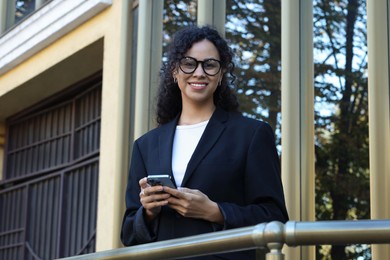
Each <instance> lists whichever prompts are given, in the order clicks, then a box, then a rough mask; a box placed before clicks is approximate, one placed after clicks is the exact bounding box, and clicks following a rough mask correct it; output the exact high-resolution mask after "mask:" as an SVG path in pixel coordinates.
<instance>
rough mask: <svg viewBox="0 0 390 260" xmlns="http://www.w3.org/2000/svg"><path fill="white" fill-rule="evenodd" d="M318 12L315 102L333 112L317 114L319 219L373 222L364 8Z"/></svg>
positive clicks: (354, 2) (343, 6)
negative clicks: (363, 219)
mask: <svg viewBox="0 0 390 260" xmlns="http://www.w3.org/2000/svg"><path fill="white" fill-rule="evenodd" d="M314 6H315V9H314V10H315V11H314V25H315V26H314V28H315V30H314V34H315V37H314V39H315V44H314V46H315V49H316V51H317V52H318V54H319V55H317V57H318V59H317V61H316V63H315V74H316V75H315V78H316V81H315V87H316V96H317V99H318V100H319V103H318V104H322V105H325V106H327V107H331V108H333V109H334V110H333V111H330V113H329V114H328V115H326V116H325V115H324V114H323V112H322V111H321V108H319V109H317V110H316V133H317V134H316V136H317V140H316V158H317V164H316V217H317V219H331V220H345V219H359V218H369V176H368V123H367V119H368V115H367V107H368V104H367V75H366V69H367V59H366V56H367V50H366V42H365V39H366V35H365V33H366V31H365V19H364V18H365V9H364V8H365V3H364V2H363V1H359V0H348V1H347V0H345V1H342V0H339V1H325V0H318V1H315V5H314ZM320 57H322V58H320ZM318 107H320V106H318ZM365 247H366V246H352V247H347V248H345V247H344V246H333V247H332V250H331V256H332V259H346V258H349V257H353V258H355V257H357V256H368V257H369V255H370V253H369V250H361V251H362V252H359V250H360V249H361V248H365ZM351 250H352V251H351Z"/></svg>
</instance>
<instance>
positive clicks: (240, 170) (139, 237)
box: [121, 108, 288, 259]
mask: <svg viewBox="0 0 390 260" xmlns="http://www.w3.org/2000/svg"><path fill="white" fill-rule="evenodd" d="M177 120H178V118H177V119H176V120H173V121H172V122H170V123H167V124H164V125H162V126H160V127H157V128H155V129H153V130H151V131H149V132H148V133H146V134H145V135H143V136H142V137H140V138H139V139H138V140H136V141H135V142H134V145H133V153H132V160H131V166H130V171H129V177H128V186H127V190H126V212H125V215H124V219H123V224H122V233H121V240H122V243H123V244H124V245H126V246H130V245H136V244H143V243H148V242H152V241H161V240H167V239H173V238H178V237H184V236H191V235H197V234H201V233H207V232H213V231H217V230H223V229H232V228H239V227H244V226H251V225H256V224H259V223H262V222H269V221H273V220H278V221H281V222H286V221H287V220H288V214H287V210H286V207H285V201H284V195H283V187H282V183H281V176H280V163H279V157H278V154H277V151H276V147H275V139H274V134H273V131H272V128H271V127H270V126H269V125H268V124H267V123H264V122H261V121H258V120H254V119H249V118H246V117H244V116H242V115H241V114H239V113H228V112H225V111H224V110H222V109H219V108H217V109H216V110H215V112H214V113H213V115H212V117H211V118H210V121H209V123H208V124H207V126H206V129H205V131H204V133H203V135H202V137H201V139H200V141H199V144H198V146H197V147H196V149H195V151H194V153H193V155H192V157H191V159H190V161H189V163H188V166H187V170H186V172H185V176H184V179H183V182H182V187H187V188H190V189H198V190H200V191H202V192H203V193H205V194H206V195H207V196H208V197H209V198H210V199H211V200H212V201H215V202H217V203H218V205H219V207H220V209H221V212H222V214H223V216H224V219H225V224H224V226H221V225H217V224H215V223H210V222H207V221H204V220H199V219H193V218H185V217H182V216H180V215H179V214H177V213H176V212H175V211H174V210H172V209H170V208H169V207H168V206H164V207H163V208H162V211H161V213H160V216H159V217H158V218H157V219H156V220H155V221H154V222H153V223H152V224H151V225H150V226H147V225H146V223H145V221H144V218H143V207H142V206H141V203H140V200H139V193H140V187H139V185H138V181H139V180H140V179H141V178H143V177H145V176H147V175H148V174H171V175H172V165H171V162H172V144H173V137H174V134H175V129H176V125H177ZM172 177H173V176H172ZM215 257H216V258H219V257H222V259H224V258H226V259H254V258H255V256H254V250H251V251H249V252H248V251H246V252H236V253H229V254H222V255H220V256H219V257H218V256H215ZM209 258H210V259H215V258H213V257H209Z"/></svg>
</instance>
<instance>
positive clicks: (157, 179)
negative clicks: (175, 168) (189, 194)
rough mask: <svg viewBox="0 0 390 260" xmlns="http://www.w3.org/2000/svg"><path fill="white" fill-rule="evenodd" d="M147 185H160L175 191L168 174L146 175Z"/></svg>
mask: <svg viewBox="0 0 390 260" xmlns="http://www.w3.org/2000/svg"><path fill="white" fill-rule="evenodd" d="M148 183H149V185H151V186H156V185H162V186H167V187H169V188H172V189H176V185H175V183H174V182H173V180H172V177H171V176H170V175H168V174H164V175H148Z"/></svg>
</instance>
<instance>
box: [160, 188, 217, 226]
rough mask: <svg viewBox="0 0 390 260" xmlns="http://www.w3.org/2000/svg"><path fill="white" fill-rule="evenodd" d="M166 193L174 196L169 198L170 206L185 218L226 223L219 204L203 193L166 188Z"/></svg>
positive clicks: (185, 189) (186, 189)
mask: <svg viewBox="0 0 390 260" xmlns="http://www.w3.org/2000/svg"><path fill="white" fill-rule="evenodd" d="M164 192H166V193H169V194H171V195H172V196H171V197H170V198H168V206H169V207H170V208H172V209H174V210H175V211H176V212H177V213H179V214H180V215H182V216H183V217H188V218H199V219H204V220H207V221H210V222H213V223H218V224H223V223H224V219H223V216H222V213H221V211H220V209H219V207H218V204H217V203H215V202H214V201H212V200H210V199H209V197H208V196H207V195H206V194H204V193H202V192H201V191H199V190H193V189H188V188H179V189H171V188H169V187H166V186H164Z"/></svg>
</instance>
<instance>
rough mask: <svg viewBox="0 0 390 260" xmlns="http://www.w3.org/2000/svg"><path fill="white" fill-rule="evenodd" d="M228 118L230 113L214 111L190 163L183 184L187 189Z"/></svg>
mask: <svg viewBox="0 0 390 260" xmlns="http://www.w3.org/2000/svg"><path fill="white" fill-rule="evenodd" d="M227 118H228V113H227V112H225V111H224V110H222V109H219V108H217V109H216V110H215V111H214V114H213V115H212V117H211V118H210V121H209V123H208V124H207V127H206V129H205V131H204V133H203V135H202V137H201V138H200V140H199V143H198V145H197V146H196V148H195V151H194V153H193V155H192V157H191V159H190V161H189V162H188V165H187V169H186V172H185V175H184V179H183V182H182V186H183V187H185V185H186V183H187V181H188V180H189V179H190V177H191V175H192V173H193V172H194V171H195V169H196V167H197V166H198V164H199V163H200V162H201V160H202V159H203V158H204V157H205V156H206V155H207V153H208V152H209V151H210V150H211V148H212V147H213V146H214V144H215V143H216V142H217V140H218V138H219V136H220V135H221V134H222V132H223V130H224V129H225V125H224V122H225V121H226V120H227Z"/></svg>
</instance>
